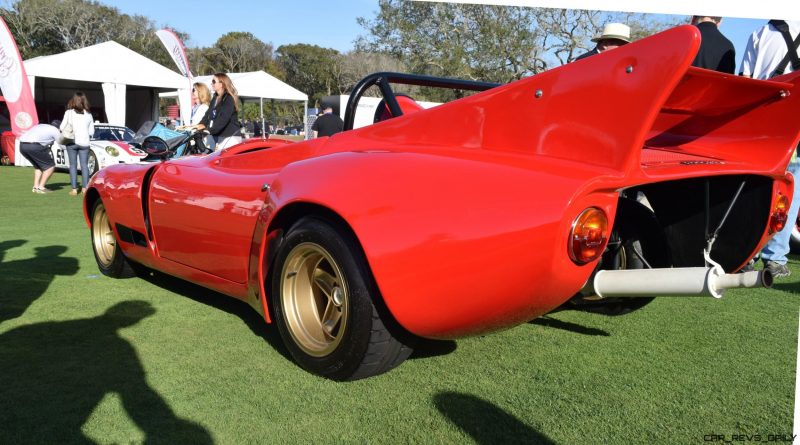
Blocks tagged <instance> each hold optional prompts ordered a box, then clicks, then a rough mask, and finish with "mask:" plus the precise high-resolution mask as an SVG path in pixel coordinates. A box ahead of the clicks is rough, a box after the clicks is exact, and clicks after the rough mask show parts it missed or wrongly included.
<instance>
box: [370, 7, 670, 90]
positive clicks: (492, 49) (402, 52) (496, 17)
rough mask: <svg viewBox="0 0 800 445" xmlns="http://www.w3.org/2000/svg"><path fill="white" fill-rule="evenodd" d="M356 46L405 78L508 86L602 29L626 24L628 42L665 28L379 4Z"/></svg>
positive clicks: (541, 11) (584, 16)
mask: <svg viewBox="0 0 800 445" xmlns="http://www.w3.org/2000/svg"><path fill="white" fill-rule="evenodd" d="M358 21H359V24H360V25H361V26H362V27H364V28H365V29H366V30H367V31H368V34H367V35H366V36H361V37H359V39H358V40H357V43H356V48H357V49H358V50H362V51H374V52H381V53H385V54H389V55H391V56H393V57H395V58H397V59H399V60H402V61H403V62H404V63H405V64H406V65H408V67H409V68H410V69H411V71H412V72H415V73H419V74H431V75H439V76H448V77H458V78H468V79H476V80H484V81H495V82H509V81H512V80H515V79H519V78H521V77H524V76H528V75H531V74H536V73H538V72H541V71H544V70H547V69H549V68H552V67H553V66H558V65H561V64H564V63H568V62H571V61H572V60H574V59H575V57H577V56H578V55H580V54H581V53H583V52H584V51H586V50H587V49H589V48H591V47H592V46H593V44H591V42H590V39H591V37H592V36H594V35H595V33H596V32H597V31H598V30H599V29H600V28H601V27H602V25H603V24H604V23H608V22H612V21H620V22H625V23H628V24H629V25H631V27H632V28H633V30H634V36H641V35H643V34H645V33H648V34H649V33H652V32H654V31H657V30H661V29H664V28H666V27H668V26H670V25H672V23H669V22H663V21H659V20H657V19H654V18H653V17H651V16H646V15H643V14H623V13H605V12H600V11H587V10H564V9H546V8H526V7H507V6H490V5H473V4H458V3H432V2H407V1H402V0H380V1H379V11H378V13H377V15H376V17H375V18H374V19H373V20H367V19H365V18H359V19H358Z"/></svg>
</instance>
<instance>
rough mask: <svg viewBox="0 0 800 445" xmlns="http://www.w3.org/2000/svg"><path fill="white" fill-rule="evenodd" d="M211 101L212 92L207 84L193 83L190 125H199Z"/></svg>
mask: <svg viewBox="0 0 800 445" xmlns="http://www.w3.org/2000/svg"><path fill="white" fill-rule="evenodd" d="M210 103H211V92H210V91H209V90H208V87H207V86H206V84H204V83H202V82H196V83H195V84H194V85H192V118H191V119H190V120H189V125H197V124H199V123H200V121H201V120H203V116H205V115H206V111H208V104H210Z"/></svg>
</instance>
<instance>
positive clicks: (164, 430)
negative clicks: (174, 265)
mask: <svg viewBox="0 0 800 445" xmlns="http://www.w3.org/2000/svg"><path fill="white" fill-rule="evenodd" d="M155 313H156V311H155V309H154V308H153V307H152V306H151V305H150V304H149V303H147V302H144V301H125V302H122V303H118V304H116V305H114V306H112V307H111V308H109V309H108V310H107V311H106V312H105V313H104V314H102V315H100V316H97V317H92V318H84V319H77V320H67V321H50V322H44V323H35V324H31V325H26V326H20V327H17V328H14V329H11V330H9V331H7V332H4V333H2V334H0V363H2V364H3V365H2V366H0V382H2V383H1V384H0V406H2V407H3V408H2V409H1V410H0V437H2V438H3V442H5V443H95V442H94V440H93V439H92V438H91V437H87V436H86V435H85V434H84V432H83V429H82V428H83V425H84V424H85V423H86V422H87V420H89V418H90V417H92V416H93V415H97V414H96V413H95V410H96V408H97V406H98V404H100V403H101V401H102V400H103V399H104V398H105V397H106V395H107V394H116V395H117V396H118V397H119V400H120V402H121V405H122V408H123V409H124V411H125V413H127V415H128V417H129V418H130V420H131V421H132V422H133V423H134V424H136V426H137V427H138V429H139V430H140V431H141V432H142V433H143V434H144V435H145V440H144V442H145V443H198V444H210V443H212V442H213V441H212V439H211V435H210V434H209V432H208V431H207V430H206V429H205V428H204V427H202V426H201V425H199V424H197V423H194V422H192V421H189V420H185V419H181V418H179V417H178V416H177V415H176V414H175V412H173V411H172V409H171V408H170V406H169V405H168V404H167V403H166V401H165V400H164V399H163V398H162V397H161V396H160V395H159V394H158V393H157V392H156V391H155V390H154V389H153V388H152V387H150V385H149V384H148V382H147V380H146V374H145V371H144V368H143V366H142V364H141V362H140V361H139V358H138V356H137V353H136V350H135V349H134V348H133V346H132V345H131V344H130V343H129V342H128V341H127V340H126V339H125V338H123V337H122V336H121V335H120V333H119V330H120V329H123V328H127V327H130V326H134V325H136V324H137V323H139V322H140V321H141V320H143V319H145V318H147V317H149V316H151V315H153V314H155ZM102 415H103V414H100V416H102Z"/></svg>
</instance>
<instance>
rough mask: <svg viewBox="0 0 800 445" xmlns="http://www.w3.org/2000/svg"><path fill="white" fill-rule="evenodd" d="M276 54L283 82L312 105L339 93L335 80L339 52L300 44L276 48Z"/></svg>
mask: <svg viewBox="0 0 800 445" xmlns="http://www.w3.org/2000/svg"><path fill="white" fill-rule="evenodd" d="M277 54H278V57H277V58H276V61H277V65H278V66H279V67H280V69H281V71H283V73H284V74H285V77H284V80H285V82H286V83H288V84H290V85H292V86H293V87H295V88H297V89H298V90H300V91H303V92H305V93H306V94H308V95H309V102H310V103H311V104H316V103H319V102H320V100H321V99H322V97H324V96H328V95H331V94H334V93H338V92H339V89H338V84H337V82H336V76H335V73H336V71H337V66H338V65H337V64H338V59H337V57H338V56H339V52H338V51H336V50H335V49H331V48H322V47H320V46H317V45H308V44H305V43H299V44H295V45H282V46H279V47H278V50H277Z"/></svg>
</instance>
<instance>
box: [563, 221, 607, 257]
mask: <svg viewBox="0 0 800 445" xmlns="http://www.w3.org/2000/svg"><path fill="white" fill-rule="evenodd" d="M607 241H608V218H606V214H605V212H603V211H602V210H600V209H598V208H597V207H589V208H588V209H586V210H584V211H583V212H581V214H580V215H578V217H577V218H575V222H573V223H572V230H571V231H570V233H569V248H568V250H569V257H570V258H571V259H572V261H574V262H575V263H577V264H586V263H588V262H590V261H594V260H596V259H597V258H599V257H600V255H602V254H603V250H604V249H605V248H606V242H607Z"/></svg>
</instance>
